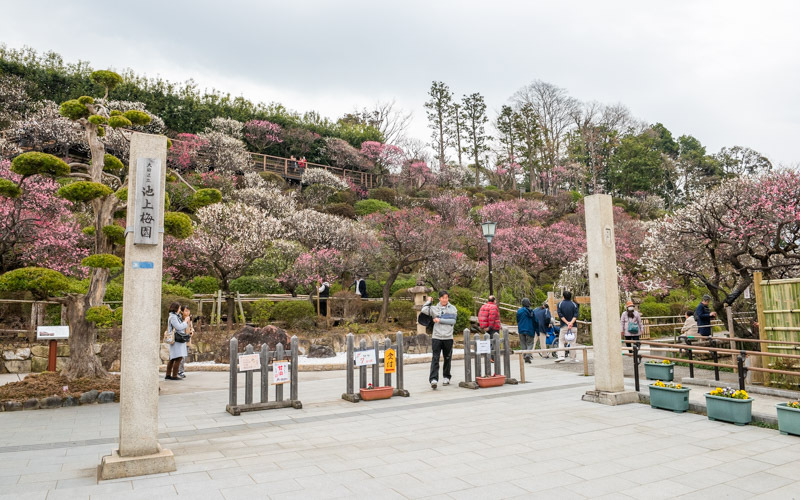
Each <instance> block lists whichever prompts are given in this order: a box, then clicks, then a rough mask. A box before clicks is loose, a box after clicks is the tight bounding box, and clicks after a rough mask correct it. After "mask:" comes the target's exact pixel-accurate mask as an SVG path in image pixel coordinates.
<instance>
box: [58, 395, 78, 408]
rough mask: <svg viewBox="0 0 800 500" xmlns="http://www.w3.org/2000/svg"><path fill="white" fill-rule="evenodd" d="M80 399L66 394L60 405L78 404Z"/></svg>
mask: <svg viewBox="0 0 800 500" xmlns="http://www.w3.org/2000/svg"><path fill="white" fill-rule="evenodd" d="M79 404H80V401H79V400H78V398H76V397H75V396H67V397H65V398H64V400H63V401H62V402H61V406H78V405H79Z"/></svg>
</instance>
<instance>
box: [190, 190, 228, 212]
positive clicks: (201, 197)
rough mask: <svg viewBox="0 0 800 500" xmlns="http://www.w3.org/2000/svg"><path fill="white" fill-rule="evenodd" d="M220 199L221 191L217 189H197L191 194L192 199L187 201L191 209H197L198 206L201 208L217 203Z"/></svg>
mask: <svg viewBox="0 0 800 500" xmlns="http://www.w3.org/2000/svg"><path fill="white" fill-rule="evenodd" d="M220 201H222V192H220V190H219V189H214V188H204V189H198V190H197V192H196V193H194V195H192V200H191V201H190V202H189V207H190V208H191V209H192V210H197V209H198V208H202V207H205V206H207V205H211V204H213V203H218V202H220Z"/></svg>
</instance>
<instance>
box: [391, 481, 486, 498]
mask: <svg viewBox="0 0 800 500" xmlns="http://www.w3.org/2000/svg"><path fill="white" fill-rule="evenodd" d="M470 488H473V486H472V485H471V484H469V483H467V482H465V481H463V480H461V479H459V478H454V477H450V478H441V479H440V480H438V481H432V482H427V483H422V484H410V485H406V486H404V487H403V488H402V489H401V490H399V491H400V493H402V495H403V496H404V497H406V498H425V497H429V496H432V495H444V494H451V493H453V492H456V491H462V490H467V489H470Z"/></svg>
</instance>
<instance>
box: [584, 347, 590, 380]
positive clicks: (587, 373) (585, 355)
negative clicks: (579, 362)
mask: <svg viewBox="0 0 800 500" xmlns="http://www.w3.org/2000/svg"><path fill="white" fill-rule="evenodd" d="M587 350H588V349H583V376H584V377H588V376H589V358H588V357H587V356H588V355H587V354H586V351H587Z"/></svg>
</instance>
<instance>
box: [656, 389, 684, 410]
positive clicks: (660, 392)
mask: <svg viewBox="0 0 800 500" xmlns="http://www.w3.org/2000/svg"><path fill="white" fill-rule="evenodd" d="M650 406H651V407H653V408H663V409H664V410H672V411H674V412H676V413H683V412H685V411H686V410H688V409H689V389H672V388H670V387H657V386H654V385H651V386H650Z"/></svg>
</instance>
